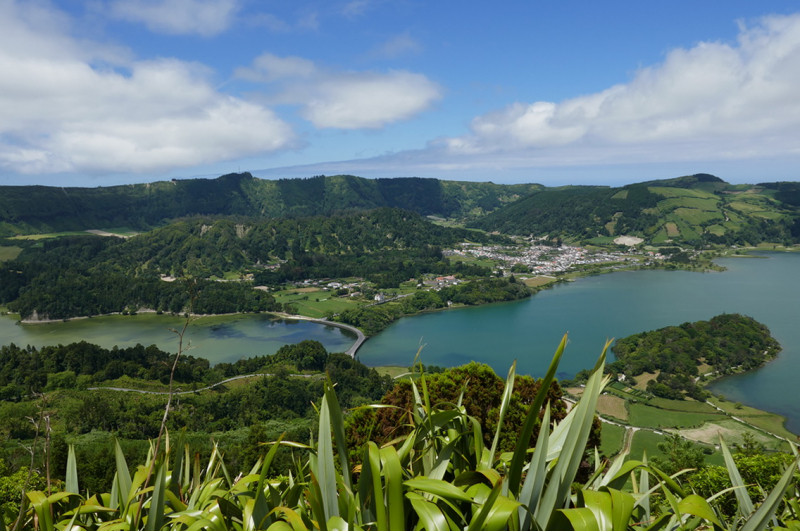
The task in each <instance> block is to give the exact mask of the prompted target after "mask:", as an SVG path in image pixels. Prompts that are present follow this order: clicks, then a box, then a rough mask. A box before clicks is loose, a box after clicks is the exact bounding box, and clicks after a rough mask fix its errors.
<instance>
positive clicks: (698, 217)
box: [674, 208, 725, 225]
mask: <svg viewBox="0 0 800 531" xmlns="http://www.w3.org/2000/svg"><path fill="white" fill-rule="evenodd" d="M674 214H675V215H676V216H678V217H680V218H681V219H682V220H684V221H685V222H687V223H691V224H692V225H700V224H701V223H706V222H708V221H713V220H723V219H725V217H724V216H723V215H722V214H721V213H720V212H719V211H715V212H708V211H705V210H699V209H697V208H676V209H675V212H674Z"/></svg>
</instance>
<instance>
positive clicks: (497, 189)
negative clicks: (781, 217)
mask: <svg viewBox="0 0 800 531" xmlns="http://www.w3.org/2000/svg"><path fill="white" fill-rule="evenodd" d="M541 188H542V186H541V185H536V184H517V185H498V184H493V183H472V182H457V181H440V180H438V179H422V178H417V177H411V178H396V179H364V178H361V177H355V176H352V175H337V176H332V177H326V176H322V175H321V176H316V177H311V178H308V179H279V180H274V181H272V180H263V179H257V178H255V177H253V176H252V175H251V174H249V173H241V174H235V173H234V174H229V175H223V176H222V177H219V178H217V179H185V180H174V181H171V182H156V183H148V184H133V185H124V186H111V187H97V188H62V187H46V186H4V187H2V193H1V194H0V236H12V235H14V234H18V233H23V234H25V233H36V232H52V231H65V230H85V229H96V228H103V227H122V226H125V227H131V228H134V229H138V230H147V229H151V228H154V227H157V226H161V225H163V224H165V223H168V222H169V221H171V220H174V219H177V218H180V217H185V216H193V215H205V216H207V215H218V216H248V217H264V218H276V217H307V216H317V215H325V216H327V215H331V214H335V213H341V212H350V211H361V210H371V209H375V208H380V207H398V208H403V209H405V210H410V211H414V212H418V213H420V214H423V215H439V216H445V217H468V216H475V215H479V214H481V213H483V212H488V211H492V210H494V209H496V208H499V207H501V206H502V205H504V204H507V203H510V202H512V201H514V200H515V199H518V198H519V197H522V196H524V195H527V194H529V193H531V192H532V191H535V190H539V189H541Z"/></svg>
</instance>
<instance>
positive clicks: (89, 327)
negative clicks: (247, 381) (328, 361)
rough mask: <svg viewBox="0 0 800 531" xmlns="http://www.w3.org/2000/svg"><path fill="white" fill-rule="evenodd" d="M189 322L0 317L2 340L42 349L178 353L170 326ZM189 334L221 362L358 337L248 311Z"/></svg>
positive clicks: (201, 324)
mask: <svg viewBox="0 0 800 531" xmlns="http://www.w3.org/2000/svg"><path fill="white" fill-rule="evenodd" d="M184 323H185V319H183V318H182V317H171V316H167V315H156V314H154V313H143V314H139V315H135V316H125V315H110V316H106V317H93V318H91V319H76V320H74V321H68V322H59V323H48V324H34V325H15V320H14V319H12V318H11V317H0V344H3V345H7V344H9V343H15V344H17V345H34V346H37V347H38V346H44V345H58V344H59V343H60V344H64V345H65V344H68V343H73V342H75V341H84V340H85V341H89V342H90V343H96V344H98V345H100V346H102V347H105V348H111V347H113V346H114V345H118V346H120V347H130V346H133V345H136V344H137V343H141V344H143V345H152V344H156V345H158V346H159V348H161V349H162V350H166V351H168V352H175V351H176V350H177V349H178V337H177V335H176V334H175V333H174V332H172V331H170V329H176V330H180V328H181V327H182V326H183V324H184ZM186 338H187V339H188V340H189V341H190V343H191V347H192V349H191V350H190V351H189V352H188V353H187V354H189V355H191V356H195V357H199V358H207V359H208V360H210V361H211V362H212V363H220V362H233V361H236V360H238V359H240V358H250V357H253V356H264V355H267V354H274V353H275V352H277V351H278V349H279V348H281V347H282V346H283V345H287V344H291V343H298V342H300V341H303V340H304V339H315V340H317V341H319V342H320V343H322V344H323V345H325V348H326V349H327V350H328V351H331V352H344V351H346V350H347V349H349V348H350V347H351V346H352V345H353V343H354V342H355V340H356V335H355V334H354V333H352V332H350V331H348V330H343V329H341V328H336V327H333V326H325V325H321V324H318V323H312V322H308V321H302V320H290V319H276V318H275V317H274V316H272V315H268V314H246V315H222V316H209V317H201V318H199V319H196V320H194V321H192V323H191V325H190V326H189V328H188V329H187V332H186Z"/></svg>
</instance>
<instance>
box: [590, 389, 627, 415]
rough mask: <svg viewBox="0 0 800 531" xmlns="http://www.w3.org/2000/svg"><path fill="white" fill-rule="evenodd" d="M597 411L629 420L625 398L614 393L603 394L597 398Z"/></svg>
mask: <svg viewBox="0 0 800 531" xmlns="http://www.w3.org/2000/svg"><path fill="white" fill-rule="evenodd" d="M597 412H598V413H600V414H602V415H608V416H609V417H614V418H615V419H620V420H628V410H627V409H626V408H625V400H624V399H622V398H620V397H618V396H613V395H601V396H600V397H599V398H598V399H597Z"/></svg>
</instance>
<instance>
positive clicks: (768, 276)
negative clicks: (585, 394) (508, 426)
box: [358, 253, 800, 433]
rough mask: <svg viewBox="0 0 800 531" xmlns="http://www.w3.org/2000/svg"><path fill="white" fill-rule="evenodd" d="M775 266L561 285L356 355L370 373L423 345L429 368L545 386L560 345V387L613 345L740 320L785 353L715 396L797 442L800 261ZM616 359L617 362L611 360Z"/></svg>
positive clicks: (386, 334) (413, 323)
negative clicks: (528, 377) (666, 330)
mask: <svg viewBox="0 0 800 531" xmlns="http://www.w3.org/2000/svg"><path fill="white" fill-rule="evenodd" d="M764 256H768V258H728V259H724V260H720V261H719V264H720V265H723V266H725V267H726V268H728V270H727V271H725V272H722V273H692V272H687V271H663V270H642V271H628V272H619V273H614V274H608V275H600V276H595V277H588V278H582V279H579V280H577V281H576V282H569V283H563V284H558V285H556V286H555V287H554V288H552V289H549V290H544V291H541V292H539V293H538V294H536V295H535V296H533V297H532V298H530V299H526V300H523V301H517V302H512V303H502V304H495V305H488V306H479V307H474V308H462V309H457V310H450V311H440V312H431V313H428V314H424V315H420V316H414V317H410V318H404V319H401V320H399V321H398V322H397V323H395V324H393V325H392V326H390V327H389V328H387V329H386V330H385V331H383V332H381V333H380V334H379V335H377V336H376V337H374V338H370V339H369V340H368V341H367V342H366V343H364V345H363V346H362V347H361V349H360V350H359V351H358V356H359V358H360V359H361V361H362V362H364V363H366V364H367V365H375V366H377V365H389V364H396V365H410V364H411V363H412V361H413V360H414V355H415V354H416V352H417V350H418V348H419V346H420V345H424V348H423V351H422V355H421V356H422V361H423V363H425V364H429V365H443V366H453V365H460V364H463V363H467V362H469V361H471V360H475V361H479V362H483V363H487V364H489V365H491V366H492V367H493V368H494V369H495V371H496V372H497V373H498V374H501V375H505V374H506V373H507V372H508V369H509V367H510V366H511V364H512V362H513V361H514V360H517V372H520V373H524V374H532V375H536V376H542V375H543V374H544V372H545V371H546V370H547V367H548V365H549V363H550V360H551V358H552V356H553V352H554V351H555V349H556V347H557V346H558V343H559V341H560V340H561V337H562V336H563V335H564V333H565V332H569V343H568V345H567V348H566V350H565V353H564V357H563V360H562V363H561V366H560V373H559V377H561V378H569V377H572V376H573V375H574V374H575V373H576V372H578V371H580V370H582V369H586V368H591V367H592V366H593V365H594V362H595V361H596V360H597V357H598V355H599V354H600V351H601V350H602V347H603V344H604V343H605V341H606V339H607V338H614V337H624V336H627V335H630V334H635V333H638V332H642V331H646V330H654V329H657V328H661V327H664V326H670V325H677V324H681V323H684V322H687V321H698V320H705V319H710V318H711V317H713V316H715V315H718V314H721V313H741V314H745V315H749V316H751V317H753V318H754V319H756V320H758V321H760V322H762V323H764V324H766V325H767V326H768V327H769V328H770V330H771V331H772V334H773V336H774V337H775V338H776V339H777V340H778V341H779V342H780V343H781V345H782V347H783V351H782V352H781V354H780V355H779V356H778V358H777V359H776V360H774V361H772V362H771V363H768V364H767V365H765V366H764V367H762V368H761V369H759V370H757V371H753V372H750V373H747V374H743V375H738V376H733V377H729V378H724V379H722V380H719V381H717V382H715V383H714V385H713V387H712V391H713V392H714V393H722V394H724V395H725V396H726V397H727V398H728V399H730V400H733V401H737V402H742V403H744V404H748V405H751V406H753V407H757V408H760V409H764V410H767V411H772V412H775V413H779V414H781V415H784V416H785V417H786V418H787V419H788V423H787V427H788V428H789V429H790V430H792V431H794V432H796V433H800V401H798V399H797V395H796V394H795V392H796V389H795V388H794V386H795V385H797V383H798V380H800V283H799V282H798V281H797V280H798V278H797V277H798V272H800V253H769V254H764ZM612 359H613V358H612Z"/></svg>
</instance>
